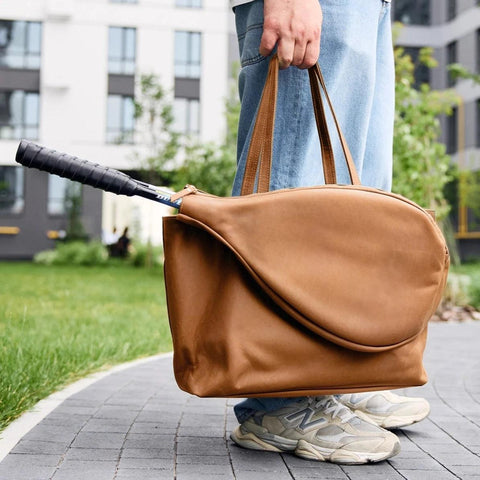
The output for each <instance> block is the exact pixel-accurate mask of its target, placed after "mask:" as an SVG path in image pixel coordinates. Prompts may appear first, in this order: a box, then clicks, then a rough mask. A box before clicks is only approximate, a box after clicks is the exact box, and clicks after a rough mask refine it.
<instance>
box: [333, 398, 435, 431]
mask: <svg viewBox="0 0 480 480" xmlns="http://www.w3.org/2000/svg"><path fill="white" fill-rule="evenodd" d="M338 399H339V401H340V402H341V403H343V404H344V405H346V406H347V407H349V408H350V409H351V410H352V411H353V412H354V413H356V414H357V415H359V416H362V415H366V416H367V417H368V418H369V419H370V420H372V421H373V422H374V423H375V424H376V425H378V426H380V427H383V428H400V427H406V426H407V425H412V423H416V422H419V421H420V420H423V419H424V418H425V417H426V416H427V415H428V414H429V413H430V405H429V403H428V402H427V400H425V399H424V398H413V397H405V396H403V395H397V394H395V393H392V392H390V391H382V392H367V393H349V394H345V395H340V396H339V398H338Z"/></svg>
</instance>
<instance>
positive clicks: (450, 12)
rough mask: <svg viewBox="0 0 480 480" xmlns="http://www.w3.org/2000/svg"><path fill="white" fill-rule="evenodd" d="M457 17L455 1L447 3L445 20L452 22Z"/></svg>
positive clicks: (451, 0)
mask: <svg viewBox="0 0 480 480" xmlns="http://www.w3.org/2000/svg"><path fill="white" fill-rule="evenodd" d="M456 16H457V0H448V1H447V20H453V19H454V18H455V17H456Z"/></svg>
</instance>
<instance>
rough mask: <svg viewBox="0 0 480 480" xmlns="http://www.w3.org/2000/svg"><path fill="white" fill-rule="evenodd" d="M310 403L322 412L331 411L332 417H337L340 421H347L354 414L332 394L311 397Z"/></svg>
mask: <svg viewBox="0 0 480 480" xmlns="http://www.w3.org/2000/svg"><path fill="white" fill-rule="evenodd" d="M311 404H312V405H313V407H314V408H315V409H322V411H323V412H324V413H327V414H329V413H331V414H332V419H333V418H335V417H338V418H339V419H340V420H341V422H342V423H347V422H348V421H349V420H351V419H352V418H355V417H356V415H355V414H354V413H353V412H352V411H351V410H350V409H349V408H348V407H346V406H345V405H343V404H341V403H340V402H339V401H338V400H337V399H336V398H335V397H334V396H332V395H327V396H321V397H311Z"/></svg>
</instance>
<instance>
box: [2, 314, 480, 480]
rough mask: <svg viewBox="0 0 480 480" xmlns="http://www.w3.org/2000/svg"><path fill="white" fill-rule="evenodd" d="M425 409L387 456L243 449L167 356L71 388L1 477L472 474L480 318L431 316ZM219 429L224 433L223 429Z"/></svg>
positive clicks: (425, 478) (223, 413) (216, 403)
mask: <svg viewBox="0 0 480 480" xmlns="http://www.w3.org/2000/svg"><path fill="white" fill-rule="evenodd" d="M425 360H426V366H427V369H428V373H429V376H430V382H429V383H428V384H427V385H426V386H425V387H421V388H418V389H411V390H410V391H409V393H411V394H413V395H423V396H425V397H427V398H428V400H429V401H430V403H431V405H432V413H431V415H430V417H429V418H428V419H427V420H425V421H423V422H421V423H419V424H417V425H414V426H412V427H410V428H405V429H404V430H402V431H397V432H396V433H398V435H399V436H400V439H401V442H402V451H401V453H400V454H399V455H397V456H396V457H394V458H392V459H391V460H390V461H385V462H382V463H379V464H373V465H364V466H339V465H334V464H328V463H316V462H311V461H306V460H302V459H299V458H296V457H294V456H293V455H289V454H275V453H264V452H254V451H248V450H243V449H241V448H238V447H236V446H235V445H233V444H232V442H231V441H230V440H229V439H228V432H230V430H231V429H232V428H233V427H234V425H235V423H236V422H235V419H234V417H233V413H232V405H233V404H234V403H235V401H230V400H229V401H225V400H224V399H198V398H195V397H193V396H190V395H188V394H185V393H183V392H181V391H179V390H178V388H177V387H176V385H175V383H174V379H173V375H172V371H171V359H170V358H166V359H159V360H154V361H151V362H147V363H144V364H141V365H138V366H134V367H132V368H129V369H127V370H123V371H120V372H116V373H113V374H111V375H109V376H107V377H105V378H103V379H101V380H99V381H97V382H96V383H94V384H93V385H90V386H89V387H87V388H86V389H85V390H82V391H81V392H79V393H77V394H75V395H73V396H71V397H70V398H68V399H67V400H65V401H64V402H63V403H62V404H61V405H60V406H58V407H57V408H56V409H55V410H54V411H53V412H51V413H50V414H49V415H48V416H47V417H45V418H44V419H43V420H42V421H41V422H40V423H39V424H38V425H37V426H35V427H34V428H33V429H32V430H31V431H30V432H29V433H28V434H26V435H25V436H24V437H23V438H22V439H21V440H20V441H19V442H18V444H17V445H16V446H15V447H14V448H13V450H12V451H11V452H10V453H9V454H8V455H7V456H6V457H5V459H4V460H3V461H2V462H1V463H0V480H47V479H53V480H87V479H88V480H113V479H115V480H154V479H155V480H164V479H168V480H172V479H175V478H176V479H178V480H204V479H205V480H207V479H208V480H223V479H236V480H257V479H258V480H292V479H296V480H307V479H314V478H316V479H338V480H340V479H350V480H359V479H367V480H386V479H391V480H394V479H395V480H396V479H399V480H400V479H409V480H429V479H432V480H447V479H464V480H467V479H468V480H473V479H480V322H478V323H474V322H472V323H465V324H450V323H449V324H432V325H431V327H430V337H429V343H428V346H427V352H426V359H425ZM226 432H227V433H226Z"/></svg>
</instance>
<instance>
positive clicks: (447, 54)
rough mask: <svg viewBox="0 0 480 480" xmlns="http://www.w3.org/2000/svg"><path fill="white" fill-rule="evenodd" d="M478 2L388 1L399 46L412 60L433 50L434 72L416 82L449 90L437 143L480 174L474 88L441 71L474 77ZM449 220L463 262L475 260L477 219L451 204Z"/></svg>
mask: <svg viewBox="0 0 480 480" xmlns="http://www.w3.org/2000/svg"><path fill="white" fill-rule="evenodd" d="M479 4H480V2H478V1H477V0H393V2H392V6H393V9H394V10H393V19H394V20H396V21H400V22H402V23H403V28H402V30H401V33H400V36H399V38H398V40H397V43H398V44H399V45H402V46H404V47H405V48H406V49H407V52H408V53H410V54H411V56H412V58H416V56H417V55H418V51H419V49H420V48H421V47H425V46H428V47H433V49H434V56H435V58H436V59H437V60H438V67H437V68H434V69H431V70H428V69H427V68H425V67H423V68H422V67H420V68H417V70H416V79H417V82H418V83H422V82H426V83H429V84H430V85H431V87H432V88H434V89H438V90H443V89H446V88H453V89H454V90H455V91H456V92H457V93H458V94H459V96H460V97H461V103H460V104H459V106H458V107H457V108H455V109H454V110H453V114H452V115H451V116H449V117H445V118H442V119H441V126H442V129H441V130H442V134H441V140H442V141H443V142H444V143H445V145H446V148H447V152H448V153H449V154H450V155H451V156H452V160H453V161H454V162H455V163H456V164H457V165H458V167H459V168H460V169H466V170H470V171H473V172H479V171H480V85H477V84H475V83H474V82H472V81H471V80H465V79H459V80H456V79H454V78H452V76H451V75H450V74H449V72H448V69H447V66H448V65H450V64H453V63H459V64H461V65H462V66H463V67H465V68H466V69H467V70H468V71H469V72H471V73H474V74H479V73H480V7H479ZM452 210H453V211H452V220H453V223H454V228H455V230H456V237H457V240H458V243H459V246H460V251H461V254H462V257H463V258H469V257H479V256H480V217H479V216H478V215H476V214H475V212H474V211H472V210H471V209H469V208H466V207H465V206H462V205H455V204H454V205H453V209H452Z"/></svg>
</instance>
